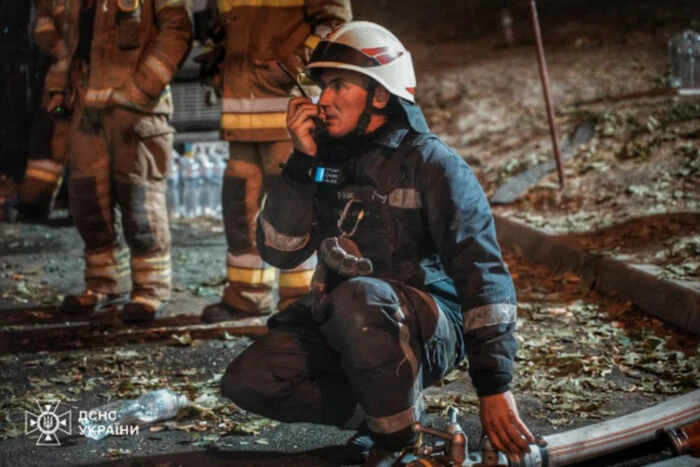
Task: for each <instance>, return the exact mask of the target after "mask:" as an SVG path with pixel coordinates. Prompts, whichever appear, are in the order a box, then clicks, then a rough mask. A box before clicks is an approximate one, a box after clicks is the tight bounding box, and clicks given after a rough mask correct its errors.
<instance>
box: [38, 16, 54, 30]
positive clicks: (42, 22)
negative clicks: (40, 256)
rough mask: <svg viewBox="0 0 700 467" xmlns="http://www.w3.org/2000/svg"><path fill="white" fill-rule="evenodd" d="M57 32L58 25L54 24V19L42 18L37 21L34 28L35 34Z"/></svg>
mask: <svg viewBox="0 0 700 467" xmlns="http://www.w3.org/2000/svg"><path fill="white" fill-rule="evenodd" d="M55 30H56V24H54V22H53V19H52V18H47V17H44V16H42V17H41V18H39V19H37V20H36V26H35V27H34V33H35V34H41V33H44V32H51V31H55Z"/></svg>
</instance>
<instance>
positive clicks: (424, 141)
mask: <svg viewBox="0 0 700 467" xmlns="http://www.w3.org/2000/svg"><path fill="white" fill-rule="evenodd" d="M306 72H307V75H308V76H310V77H311V78H312V79H313V80H314V81H316V82H318V83H319V85H320V86H321V87H322V88H323V92H322V94H321V97H320V100H319V103H318V106H317V105H314V104H313V103H312V102H311V101H310V100H308V99H306V98H303V97H300V98H295V99H292V100H291V101H290V105H289V110H288V116H287V125H288V128H289V131H290V133H291V135H292V141H293V143H294V148H295V151H294V153H293V154H292V155H291V157H290V158H289V161H288V163H287V165H286V166H285V168H284V170H283V171H282V175H281V176H280V177H279V178H278V179H277V180H276V182H275V184H274V185H273V186H271V187H270V190H269V192H268V197H267V201H266V203H265V207H264V209H263V210H262V212H261V214H260V216H259V219H258V237H257V240H258V246H259V247H260V251H261V254H262V257H263V259H265V260H266V261H268V262H269V263H270V264H273V265H275V266H277V267H280V268H292V267H294V266H296V265H298V264H301V263H303V262H304V261H305V260H306V259H307V258H308V257H309V256H310V255H312V254H313V252H314V251H315V250H316V249H318V256H319V267H318V268H317V270H316V274H315V275H314V283H313V284H312V289H313V291H314V296H315V301H314V302H313V303H312V305H311V306H305V305H304V304H302V303H301V302H298V303H297V304H295V305H292V306H290V307H289V308H288V309H287V310H284V311H282V312H280V313H278V314H277V315H276V316H274V317H273V318H271V319H270V320H269V321H268V325H269V327H270V332H269V333H268V334H266V335H265V336H263V337H262V338H261V339H259V340H257V341H255V342H254V343H253V344H252V345H251V346H250V347H249V348H248V349H246V350H245V351H244V352H243V353H242V354H241V355H240V356H239V357H238V358H237V359H235V360H234V361H233V362H232V363H231V364H230V365H229V367H228V369H227V371H226V373H225V374H224V377H223V378H222V384H221V390H222V393H223V395H224V396H227V397H229V398H231V399H232V400H233V401H234V402H235V403H236V404H237V405H239V406H240V407H242V408H244V409H246V410H250V411H252V412H255V413H258V414H262V415H263V416H265V417H269V418H273V419H277V420H282V421H285V422H314V423H323V424H329V425H336V426H345V427H349V428H356V429H358V430H359V431H358V435H356V436H355V437H353V438H352V439H351V442H350V446H351V447H354V448H356V449H357V454H362V455H363V456H369V460H368V461H367V465H387V466H388V465H403V463H405V462H408V461H409V460H410V458H411V456H410V455H409V453H410V451H411V448H412V447H414V446H415V443H416V442H417V435H415V434H414V433H412V431H411V429H410V427H411V424H412V423H413V422H414V421H416V420H419V418H420V417H421V415H422V414H423V413H424V407H423V399H422V395H421V393H422V390H423V388H425V387H427V386H430V385H431V384H433V383H435V382H436V381H438V380H440V379H441V378H443V377H444V376H445V375H447V374H448V373H449V372H450V371H451V370H452V369H453V368H454V367H455V366H456V365H457V364H458V363H459V362H460V361H461V360H462V359H463V358H464V357H465V356H466V357H467V359H468V360H469V373H470V376H471V379H472V382H473V383H474V386H475V387H476V391H477V395H478V396H479V401H480V415H481V421H482V424H483V428H484V433H485V434H486V435H488V436H489V438H490V440H491V442H492V443H493V445H494V446H495V447H496V448H497V449H499V450H502V451H504V452H506V453H508V454H509V455H511V456H515V455H522V454H524V453H525V452H526V451H529V447H528V441H530V442H534V438H533V437H532V434H531V433H530V432H529V430H528V429H527V427H526V426H525V425H524V424H523V422H522V421H521V419H520V417H519V415H518V410H517V407H516V404H515V401H514V398H513V395H512V394H511V392H510V389H509V388H510V382H511V379H512V367H513V358H514V355H515V351H516V347H517V345H516V341H515V338H514V336H513V331H514V329H515V322H516V305H515V292H514V288H513V283H512V280H511V277H510V274H509V273H508V270H507V268H506V266H505V264H504V263H503V260H502V258H501V252H500V249H499V246H498V243H497V241H496V233H495V229H494V222H493V217H492V215H491V211H490V209H489V205H488V202H487V200H486V198H485V196H484V193H483V191H482V189H481V187H480V185H479V182H478V181H477V179H476V177H475V176H474V174H473V173H472V171H471V170H470V168H469V166H468V165H467V164H466V163H465V162H464V161H463V160H462V159H461V158H460V157H459V156H458V155H457V154H455V153H454V152H453V151H452V150H451V149H450V148H449V147H447V146H446V145H445V144H443V143H442V142H441V141H440V140H439V139H438V138H437V137H436V136H435V135H434V134H432V133H430V132H429V130H428V128H427V125H426V122H425V119H424V118H423V114H422V112H421V111H420V108H419V107H418V106H417V105H416V104H415V103H414V97H413V92H414V89H415V85H416V82H415V77H414V72H413V65H412V61H411V55H410V53H409V52H408V51H407V50H406V49H405V48H404V47H403V46H402V44H401V43H400V42H399V41H398V39H396V37H394V36H393V35H392V34H391V33H390V32H389V31H387V30H386V29H384V28H382V27H380V26H378V25H376V24H373V23H368V22H362V21H358V22H351V23H348V24H346V25H344V26H341V27H340V28H339V29H337V30H335V31H334V32H332V33H331V34H330V35H329V36H327V37H326V38H325V39H324V40H323V41H322V42H321V43H320V44H319V45H318V47H316V49H315V51H314V54H313V55H312V57H311V60H310V63H309V65H308V66H307V68H306ZM319 122H325V125H322V126H325V127H326V128H327V129H326V131H325V134H326V135H327V137H324V136H323V134H324V133H323V132H319V127H320V126H321V124H320V123H319ZM370 446H372V449H371V450H370Z"/></svg>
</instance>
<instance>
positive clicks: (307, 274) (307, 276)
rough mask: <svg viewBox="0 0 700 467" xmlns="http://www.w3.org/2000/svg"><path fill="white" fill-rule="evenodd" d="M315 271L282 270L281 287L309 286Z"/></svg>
mask: <svg viewBox="0 0 700 467" xmlns="http://www.w3.org/2000/svg"><path fill="white" fill-rule="evenodd" d="M313 275H314V271H313V270H311V271H294V272H282V271H280V282H279V285H280V287H290V288H297V287H309V285H311V277H313Z"/></svg>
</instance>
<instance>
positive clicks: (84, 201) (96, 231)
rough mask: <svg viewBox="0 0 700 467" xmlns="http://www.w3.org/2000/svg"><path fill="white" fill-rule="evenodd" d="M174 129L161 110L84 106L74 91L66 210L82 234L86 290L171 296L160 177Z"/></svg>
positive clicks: (141, 298)
mask: <svg viewBox="0 0 700 467" xmlns="http://www.w3.org/2000/svg"><path fill="white" fill-rule="evenodd" d="M79 97H80V96H79ZM172 134H173V129H172V127H171V126H170V125H169V124H168V118H167V117H166V116H165V115H158V114H142V113H137V112H133V111H130V110H127V109H123V108H119V107H108V108H106V109H92V108H85V107H84V106H83V105H82V104H81V102H80V99H79V102H78V105H77V106H76V109H75V112H74V117H73V121H72V126H71V140H70V145H71V146H70V147H71V156H70V157H71V158H70V177H69V190H70V210H71V213H72V215H73V219H74V221H75V225H76V227H77V229H78V232H79V233H80V235H81V237H82V239H83V241H84V242H85V282H86V285H87V288H88V289H89V290H94V291H97V292H102V293H109V294H117V293H118V294H121V293H125V292H127V291H129V289H131V301H135V302H141V303H146V304H150V305H153V306H154V307H157V306H158V305H159V304H160V303H162V302H164V301H166V300H168V299H169V298H170V291H171V270H170V244H171V239H170V228H169V225H168V217H167V210H166V206H165V183H166V178H167V171H168V170H169V167H170V160H171V158H172V143H173V135H172ZM119 214H121V216H119ZM120 217H121V219H120ZM120 221H121V222H120ZM120 224H121V225H122V226H123V229H122V230H123V239H124V240H126V245H127V247H128V248H124V247H123V246H122V245H123V244H122V241H121V238H122V235H121V233H120V232H119V230H120V229H119V226H120ZM129 277H130V278H131V281H129V280H128V279H129Z"/></svg>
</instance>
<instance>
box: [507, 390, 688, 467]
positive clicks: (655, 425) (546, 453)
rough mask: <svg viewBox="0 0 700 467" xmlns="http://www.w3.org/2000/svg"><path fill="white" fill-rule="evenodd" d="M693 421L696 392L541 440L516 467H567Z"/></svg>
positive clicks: (642, 441) (624, 447) (650, 438)
mask: <svg viewBox="0 0 700 467" xmlns="http://www.w3.org/2000/svg"><path fill="white" fill-rule="evenodd" d="M696 420H700V390H697V391H694V392H691V393H689V394H686V395H684V396H681V397H677V398H674V399H670V400H668V401H666V402H662V403H661V404H658V405H655V406H653V407H650V408H648V409H643V410H640V411H638V412H633V413H631V414H628V415H624V416H622V417H618V418H614V419H612V420H608V421H605V422H602V423H597V424H595V425H590V426H586V427H583V428H578V429H575V430H570V431H566V432H564V433H558V434H554V435H550V436H545V437H544V440H545V441H546V442H547V445H546V447H539V446H531V448H532V449H531V452H530V453H529V454H527V455H526V457H525V458H523V459H522V460H521V462H520V463H519V464H516V465H517V467H547V466H550V467H554V466H560V465H569V464H573V463H576V462H581V461H584V460H587V459H592V458H595V457H600V456H603V455H606V454H610V453H613V452H616V451H621V450H623V449H627V448H630V447H632V446H636V445H639V444H642V443H645V442H647V441H651V440H653V439H655V438H656V432H657V431H658V430H661V429H664V428H670V429H673V428H678V427H681V426H683V425H686V424H688V423H692V422H694V421H696Z"/></svg>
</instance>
